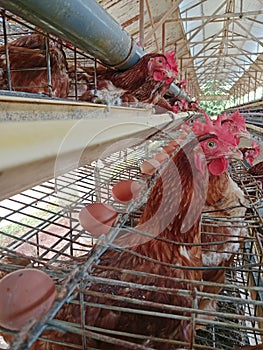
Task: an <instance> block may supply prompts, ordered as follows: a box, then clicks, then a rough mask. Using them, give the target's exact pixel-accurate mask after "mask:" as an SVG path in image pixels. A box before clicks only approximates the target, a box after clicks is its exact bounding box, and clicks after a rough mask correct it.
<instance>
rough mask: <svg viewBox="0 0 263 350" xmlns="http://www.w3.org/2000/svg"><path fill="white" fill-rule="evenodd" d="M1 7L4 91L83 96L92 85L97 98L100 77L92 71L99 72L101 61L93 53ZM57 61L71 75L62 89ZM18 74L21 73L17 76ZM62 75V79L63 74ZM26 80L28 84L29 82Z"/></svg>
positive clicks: (72, 97)
mask: <svg viewBox="0 0 263 350" xmlns="http://www.w3.org/2000/svg"><path fill="white" fill-rule="evenodd" d="M0 10H1V11H0V14H1V17H0V18H1V21H0V22H1V23H0V44H1V47H0V65H1V69H2V73H1V80H0V85H1V90H3V91H2V93H4V91H8V92H9V93H10V92H13V93H14V92H15V93H16V94H20V95H21V94H22V95H25V96H26V95H27V94H28V93H29V94H30V95H31V96H32V97H34V95H35V94H36V93H37V94H38V98H41V97H42V98H43V97H52V98H67V99H69V100H79V98H80V97H81V95H82V94H83V93H84V92H85V91H86V89H87V85H88V86H89V88H93V89H94V99H96V80H95V78H94V77H93V73H92V72H94V74H96V73H95V72H96V65H97V62H96V60H95V59H94V58H93V57H92V56H90V55H88V54H87V53H85V52H83V51H81V50H80V49H78V48H76V47H74V46H72V45H71V44H69V43H67V42H65V41H63V40H61V39H59V38H57V37H55V36H53V35H50V34H47V33H45V32H44V31H42V30H41V29H40V28H37V27H35V26H33V25H32V24H30V23H28V22H26V21H25V20H23V19H22V18H19V17H18V16H16V15H14V14H12V13H11V12H9V11H6V10H4V9H0ZM34 35H35V38H34ZM23 38H24V39H25V38H27V39H26V40H23V43H20V44H18V43H17V41H18V40H21V39H23ZM30 38H31V39H30ZM32 38H34V39H32ZM30 40H31V41H30ZM13 45H15V48H14V47H13ZM18 46H21V47H18ZM25 57H26V58H28V59H25ZM34 57H35V58H34ZM36 61H37V62H36ZM55 62H57V63H58V65H60V67H59V70H60V71H61V72H60V73H59V74H60V75H61V74H63V72H64V73H65V75H64V77H63V79H64V78H65V77H67V81H68V82H67V84H65V87H63V88H61V89H58V87H56V83H55V79H58V78H57V77H56V74H57V73H56V72H55V71H53V68H52V65H54V64H55ZM86 68H90V69H91V71H90V74H91V75H90V76H89V75H88V74H87V73H86V72H85V69H86ZM41 72H42V73H43V74H42V73H41ZM16 74H19V76H18V77H17V75H16ZM41 74H42V75H41ZM26 75H29V76H30V75H31V76H32V79H33V80H34V81H33V83H32V82H30V80H29V79H27V78H25V77H26ZM39 76H40V77H39ZM53 76H54V79H53ZM24 78H25V79H24ZM59 78H60V81H61V80H62V78H61V77H59ZM94 81H95V83H94ZM25 82H27V83H28V85H25ZM37 82H38V83H39V84H38V85H37ZM61 85H62V84H61ZM62 90H63V91H62ZM30 95H29V96H30ZM94 102H95V101H94ZM102 102H105V101H102Z"/></svg>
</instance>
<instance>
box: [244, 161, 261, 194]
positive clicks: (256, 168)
mask: <svg viewBox="0 0 263 350" xmlns="http://www.w3.org/2000/svg"><path fill="white" fill-rule="evenodd" d="M248 172H249V174H251V175H253V176H254V177H255V179H256V180H258V181H260V182H261V186H262V188H263V161H261V162H258V163H256V164H254V165H253V166H252V167H251V168H249V169H248Z"/></svg>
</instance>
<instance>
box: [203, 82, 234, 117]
mask: <svg viewBox="0 0 263 350" xmlns="http://www.w3.org/2000/svg"><path fill="white" fill-rule="evenodd" d="M202 90H203V95H204V96H222V95H223V96H224V95H225V92H226V88H225V87H224V86H221V85H219V84H218V83H216V82H207V83H206V84H205V85H204V86H203V87H202ZM223 91H224V92H223ZM225 98H226V99H225V100H220V101H218V100H212V99H211V100H209V101H202V99H200V101H199V105H200V107H201V108H203V109H204V110H205V111H206V112H207V114H208V115H210V116H217V115H218V114H220V113H222V112H223V111H224V110H225V109H226V105H227V103H228V99H229V96H228V95H225Z"/></svg>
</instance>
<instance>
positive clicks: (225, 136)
mask: <svg viewBox="0 0 263 350" xmlns="http://www.w3.org/2000/svg"><path fill="white" fill-rule="evenodd" d="M221 120H222V116H220V117H219V118H217V120H216V121H215V122H213V121H212V120H211V119H210V118H209V116H208V115H207V114H205V123H202V122H200V121H199V120H194V122H193V126H192V131H193V132H194V133H195V134H196V135H197V136H203V135H206V134H210V135H215V136H216V137H218V138H219V139H221V140H222V141H224V142H228V143H230V144H232V145H235V146H236V145H237V143H236V139H235V137H234V134H233V133H232V132H231V131H228V130H227V129H226V128H225V127H224V126H222V124H221Z"/></svg>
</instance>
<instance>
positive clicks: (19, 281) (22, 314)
mask: <svg viewBox="0 0 263 350" xmlns="http://www.w3.org/2000/svg"><path fill="white" fill-rule="evenodd" d="M55 297H56V288H55V283H54V281H53V280H52V278H50V277H49V276H48V275H47V274H46V273H45V272H43V271H40V270H37V269H21V270H17V271H14V272H11V273H9V274H8V275H6V276H5V277H4V278H2V279H1V280H0V325H1V326H2V327H5V328H7V329H11V330H20V329H21V328H22V327H23V326H24V325H25V324H26V323H27V322H28V321H29V320H31V319H36V320H37V321H39V320H40V319H41V318H42V316H43V315H44V314H45V313H46V312H47V311H48V309H49V308H50V307H51V305H52V303H53V301H54V299H55Z"/></svg>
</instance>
